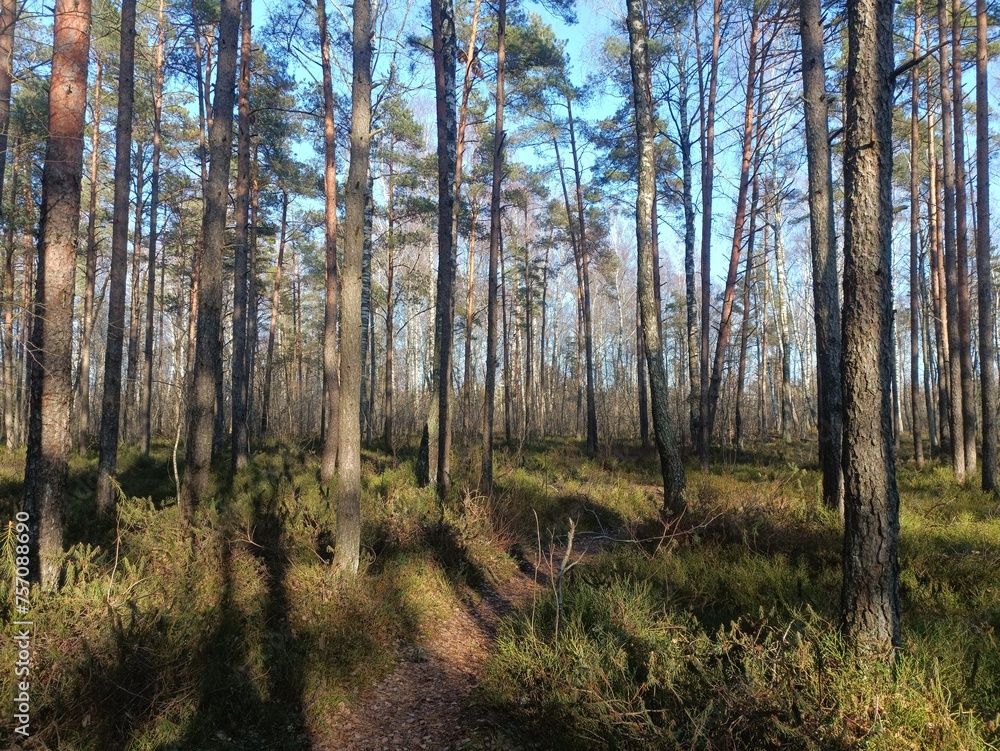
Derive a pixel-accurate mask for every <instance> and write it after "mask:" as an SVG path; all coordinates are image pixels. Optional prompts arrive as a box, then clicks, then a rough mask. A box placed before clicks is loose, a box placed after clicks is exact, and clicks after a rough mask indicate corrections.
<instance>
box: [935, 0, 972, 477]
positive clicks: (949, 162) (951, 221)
mask: <svg viewBox="0 0 1000 751" xmlns="http://www.w3.org/2000/svg"><path fill="white" fill-rule="evenodd" d="M947 2H948V0H938V11H937V13H938V39H939V42H940V51H939V55H940V57H941V144H942V149H943V154H942V157H941V158H942V161H943V162H944V267H945V298H946V305H945V306H944V307H945V308H946V309H947V311H948V369H949V374H948V383H949V389H948V402H949V417H950V420H949V422H950V426H951V430H950V431H949V432H950V433H951V459H952V463H953V464H954V468H955V479H956V480H957V481H958V482H965V466H966V456H965V445H966V442H965V424H964V422H963V421H962V415H963V411H962V409H963V408H962V365H961V357H962V353H961V349H962V344H961V340H960V338H959V337H960V333H959V330H958V329H959V313H958V258H957V256H956V248H955V159H954V152H953V149H952V143H953V140H952V125H953V122H952V111H951V108H952V101H951V94H952V89H951V56H950V50H949V49H948V44H947V31H948V19H947V14H948V11H947Z"/></svg>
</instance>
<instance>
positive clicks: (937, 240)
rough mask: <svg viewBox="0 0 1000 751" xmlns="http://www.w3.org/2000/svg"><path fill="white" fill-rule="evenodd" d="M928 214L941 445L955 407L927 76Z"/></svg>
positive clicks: (935, 160) (929, 89) (949, 438)
mask: <svg viewBox="0 0 1000 751" xmlns="http://www.w3.org/2000/svg"><path fill="white" fill-rule="evenodd" d="M926 88H927V132H928V137H927V165H928V174H927V183H928V198H927V215H928V227H929V234H930V254H929V255H930V272H931V295H932V298H933V299H932V302H933V308H934V313H935V315H934V316H933V318H934V333H935V337H934V341H935V345H936V349H937V361H938V415H939V420H938V424H939V425H940V431H941V443H942V444H943V443H946V442H948V441H950V440H951V420H950V415H951V407H950V401H951V400H950V396H949V395H950V393H951V385H950V383H949V380H948V379H949V378H950V377H951V367H950V365H949V354H948V352H949V348H948V306H947V304H946V302H945V291H944V287H945V283H944V249H943V244H944V232H943V229H942V227H941V224H942V222H941V201H940V193H941V191H940V182H939V181H938V164H937V157H936V156H935V154H934V140H935V135H934V123H933V121H932V120H931V112H932V111H933V110H932V108H931V94H930V91H931V77H930V75H929V74H928V76H927V87H926Z"/></svg>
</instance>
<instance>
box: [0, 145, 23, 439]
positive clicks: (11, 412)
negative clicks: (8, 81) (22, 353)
mask: <svg viewBox="0 0 1000 751" xmlns="http://www.w3.org/2000/svg"><path fill="white" fill-rule="evenodd" d="M13 151H14V164H13V175H12V180H11V183H12V184H11V190H10V214H9V215H8V216H13V213H14V210H15V208H16V207H17V202H16V198H17V189H18V181H19V178H20V173H21V170H20V153H21V145H20V138H17V139H15V141H14V149H13ZM5 235H6V240H7V251H6V253H4V264H3V299H4V300H5V301H6V304H5V305H4V311H3V374H4V382H3V393H4V413H3V427H4V442H5V443H6V445H7V448H8V449H12V448H14V446H15V445H16V444H17V424H18V411H19V405H20V403H21V399H20V390H19V389H18V380H19V379H18V373H19V372H20V368H19V366H18V363H17V362H16V361H15V346H14V249H15V245H14V223H13V222H7V229H6V232H5ZM23 275H24V276H27V275H28V269H27V268H25V270H24V274H23ZM22 328H23V325H22Z"/></svg>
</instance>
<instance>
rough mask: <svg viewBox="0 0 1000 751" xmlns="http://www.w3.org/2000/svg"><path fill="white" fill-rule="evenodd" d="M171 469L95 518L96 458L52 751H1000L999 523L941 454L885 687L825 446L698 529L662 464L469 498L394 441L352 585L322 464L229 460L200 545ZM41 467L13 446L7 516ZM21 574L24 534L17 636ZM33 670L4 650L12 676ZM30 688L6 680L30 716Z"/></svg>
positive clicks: (378, 462)
mask: <svg viewBox="0 0 1000 751" xmlns="http://www.w3.org/2000/svg"><path fill="white" fill-rule="evenodd" d="M171 449H172V446H169V445H167V444H158V445H156V446H155V448H154V451H153V453H152V455H151V456H149V457H143V456H141V455H139V454H138V453H137V452H136V451H135V450H134V449H132V448H125V449H123V451H122V456H121V460H120V462H121V463H120V472H119V481H120V484H121V489H122V492H121V495H120V498H119V503H118V509H117V513H116V515H115V516H114V517H113V518H111V517H105V518H101V517H99V516H97V515H96V514H95V513H94V511H93V492H94V482H95V477H96V456H95V455H94V453H93V452H91V453H88V454H86V455H75V456H74V457H73V460H72V465H71V472H70V488H69V493H68V496H67V504H66V519H65V529H66V539H65V545H66V547H67V553H66V556H65V560H64V567H65V577H64V582H63V586H62V588H61V590H60V591H59V592H58V593H39V595H38V597H37V598H36V602H34V603H33V610H32V612H31V613H30V618H31V619H32V620H33V621H34V623H35V632H34V637H33V643H32V649H33V658H32V659H33V662H32V689H31V690H32V695H31V701H32V737H31V739H30V741H29V742H28V743H27V744H22V745H23V747H25V748H32V749H56V748H66V749H74V750H76V749H80V751H113V750H115V749H123V750H124V751H187V750H188V749H211V751H230V750H232V751H259V750H260V749H269V751H306V750H307V749H316V750H317V751H334V750H337V751H340V750H341V749H343V750H344V751H348V750H354V751H375V750H378V751H381V750H382V749H414V750H416V749H428V750H430V749H435V750H437V749H441V750H443V749H449V750H453V751H458V750H459V749H465V750H466V751H496V750H499V749H504V751H508V750H511V751H512V750H522V751H527V750H528V749H532V750H534V749H544V750H545V751H551V750H557V749H567V750H568V749H572V750H573V751H578V750H580V749H583V750H587V749H593V750H594V751H597V750H598V749H606V748H622V749H624V748H630V749H633V748H634V749H673V748H677V749H681V748H683V749H694V748H702V749H770V748H794V749H816V750H817V751H818V750H820V749H823V751H826V750H827V749H834V750H836V749H844V750H845V751H846V749H855V748H858V749H861V748H863V749H885V751H895V750H896V749H907V748H909V749H926V748H935V749H956V750H958V749H991V748H997V745H998V743H1000V728H998V724H1000V713H998V709H1000V586H997V581H1000V507H998V505H997V502H996V499H993V498H990V497H988V496H984V495H983V494H982V493H981V492H979V491H978V490H977V489H976V486H975V482H976V481H975V479H973V480H972V481H970V482H969V483H967V484H966V485H965V486H958V485H956V484H955V483H954V479H953V477H952V475H951V472H950V470H948V468H947V467H943V466H940V465H938V464H936V463H933V462H930V463H928V464H927V466H925V467H924V468H923V469H922V470H919V471H918V470H917V469H916V468H915V467H914V466H913V465H912V462H909V461H907V458H906V457H905V456H904V457H902V458H901V461H900V470H899V481H900V490H901V498H902V535H901V543H900V560H901V569H902V586H901V591H902V599H903V644H902V648H901V649H900V652H899V659H898V660H897V662H896V665H895V666H894V667H893V668H892V669H882V668H880V667H878V666H877V665H872V664H870V663H867V662H865V661H862V660H858V659H856V658H854V657H853V656H852V655H851V654H849V653H847V652H845V651H844V649H843V646H842V645H841V644H840V641H839V637H838V635H837V634H838V629H837V625H836V624H837V612H838V603H839V584H840V545H841V539H842V529H841V526H840V522H839V520H838V519H837V517H836V514H831V513H830V512H829V511H827V510H826V509H824V508H823V507H822V505H821V504H820V502H819V486H820V483H819V474H818V470H817V468H816V464H815V459H814V457H813V453H814V451H815V443H808V442H801V443H795V444H792V445H783V444H766V445H761V446H758V447H756V448H755V449H754V450H753V451H752V452H747V453H743V454H737V453H734V452H720V453H719V455H717V456H716V457H715V463H714V465H713V468H712V471H711V472H709V473H702V472H700V471H698V470H697V468H695V467H693V466H689V467H688V501H689V510H688V512H687V514H686V515H685V516H684V518H683V519H682V520H681V523H680V524H679V525H678V527H677V528H676V529H672V530H670V532H669V534H668V533H667V530H666V528H665V527H664V525H663V523H662V522H661V521H660V520H659V516H658V511H659V506H660V503H661V499H662V493H661V490H660V488H659V487H658V485H657V483H658V476H659V471H658V463H657V459H656V455H655V453H654V452H652V451H651V450H648V449H642V448H640V447H638V446H636V445H620V446H610V447H607V448H604V449H603V450H602V451H601V452H600V453H599V454H598V455H597V456H588V455H587V454H586V453H585V452H584V451H583V449H582V447H581V446H579V445H578V444H576V443H572V442H566V441H555V440H551V441H543V442H538V443H536V444H530V445H524V446H520V447H512V448H509V449H505V450H501V451H499V452H498V454H497V463H496V475H495V479H496V489H497V491H496V493H495V495H494V497H493V498H492V499H485V498H482V497H479V496H477V495H476V494H475V493H474V492H470V491H468V490H467V488H472V487H475V468H476V467H477V466H478V459H477V457H476V456H475V455H474V452H465V451H464V450H457V451H456V453H455V456H456V466H455V467H454V475H453V476H454V482H453V493H452V495H451V497H449V499H448V500H447V502H446V503H445V504H443V505H441V504H439V503H438V501H437V499H436V498H435V495H434V492H433V490H432V489H430V488H419V487H417V485H416V481H415V469H414V467H415V459H414V456H413V455H412V453H410V452H409V451H408V450H405V449H404V450H401V451H400V452H398V453H397V454H393V455H390V454H386V453H385V452H381V451H374V450H366V451H365V452H364V457H363V460H364V461H363V484H364V492H363V508H362V515H363V519H364V525H363V531H362V565H361V571H360V572H359V575H358V576H357V577H356V579H354V580H350V581H344V580H338V579H336V577H334V576H333V575H332V571H331V567H330V560H331V553H332V545H333V532H334V530H335V528H336V516H335V507H336V503H335V498H336V494H335V488H333V489H330V490H325V489H323V488H321V487H320V485H319V482H318V457H317V456H316V454H315V453H314V452H313V451H312V450H311V449H310V447H308V446H306V447H300V446H291V445H285V444H272V445H269V446H265V447H261V449H260V450H259V451H258V452H257V453H256V454H255V456H254V458H253V460H252V462H251V463H250V466H249V467H248V468H247V469H246V470H245V471H241V472H240V473H239V474H238V475H237V476H235V477H231V476H227V474H226V473H225V471H224V468H223V467H220V468H219V472H218V474H217V475H216V479H215V481H214V482H215V484H214V486H213V487H212V488H211V492H210V496H211V500H209V501H208V502H206V503H205V504H203V506H202V507H201V508H200V509H199V511H198V514H197V518H196V521H195V523H194V524H193V525H192V526H190V527H185V526H184V525H183V524H182V523H181V522H180V517H179V514H178V511H177V506H176V503H175V500H174V494H175V487H174V484H173V480H172V479H171V478H172V471H171V465H172V461H171ZM23 462H24V457H23V453H16V452H14V453H10V452H7V453H4V452H2V451H0V514H2V515H6V516H7V517H8V518H10V517H12V516H13V513H14V511H15V510H16V509H17V508H18V504H19V499H20V493H21V483H22V473H23V466H24V465H23ZM571 531H572V534H573V535H574V542H573V546H572V552H571V554H570V555H569V556H566V550H567V545H568V542H569V537H570V533H571ZM564 560H565V565H564V564H563V561H564ZM12 563H13V546H12V542H11V538H10V533H9V531H8V535H7V537H6V538H5V539H4V540H0V568H3V569H4V571H3V572H0V573H3V574H4V576H2V577H0V589H2V591H0V628H2V630H3V631H4V633H5V634H6V635H9V636H12V635H13V633H14V631H13V629H14V625H13V623H14V621H15V620H17V619H16V618H15V617H14V613H13V611H12V609H11V605H10V592H9V590H8V589H6V587H7V586H8V582H9V578H8V576H7V574H8V573H9V572H8V571H7V570H6V569H7V568H9V567H10V565H11V564H12ZM560 570H562V573H561V574H560V573H559V572H560ZM553 584H557V585H558V586H553ZM14 650H15V644H14V642H13V640H12V638H6V639H4V641H3V643H2V644H0V665H8V664H13V663H14V660H15V658H16V655H15V653H14ZM13 677H14V674H13V671H0V692H2V694H3V695H9V692H12V691H13V690H14V685H13V683H12V680H13ZM4 721H5V722H6V719H5V720H4ZM8 728H9V725H5V726H4V727H0V747H3V746H4V745H5V744H7V743H8V741H10V739H11V736H10V735H9V734H8ZM11 745H12V747H17V746H16V745H15V744H11Z"/></svg>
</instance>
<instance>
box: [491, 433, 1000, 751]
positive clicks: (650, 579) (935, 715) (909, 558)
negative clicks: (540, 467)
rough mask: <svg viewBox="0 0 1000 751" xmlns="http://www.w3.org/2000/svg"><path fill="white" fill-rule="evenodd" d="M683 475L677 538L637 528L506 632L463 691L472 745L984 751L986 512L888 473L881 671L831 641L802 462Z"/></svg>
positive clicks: (993, 652) (831, 558)
mask: <svg viewBox="0 0 1000 751" xmlns="http://www.w3.org/2000/svg"><path fill="white" fill-rule="evenodd" d="M789 453H791V452H789ZM802 467H806V468H805V469H803V468H802ZM654 470H655V467H654ZM688 477H689V503H690V508H689V511H688V512H687V514H686V515H685V517H684V518H683V519H682V521H681V524H680V527H681V530H680V532H678V533H676V534H671V535H666V536H665V534H664V531H663V525H662V523H659V522H657V521H655V520H653V519H651V520H648V521H647V522H646V523H644V524H638V525H634V526H633V527H632V528H631V531H632V539H633V541H632V542H629V543H622V544H618V545H615V546H613V547H605V548H604V549H603V551H602V552H601V553H600V554H598V555H595V556H591V557H589V558H588V559H587V560H585V561H583V562H581V563H580V564H579V565H578V566H577V567H575V568H574V569H572V570H571V571H570V572H569V574H568V575H567V577H566V579H565V581H564V582H563V602H562V607H561V609H560V608H558V607H557V605H556V600H555V597H554V596H553V595H551V594H546V595H544V596H540V597H539V598H537V599H536V601H535V602H533V603H531V604H530V605H529V606H527V607H525V608H523V609H522V610H520V611H519V612H517V613H515V614H513V615H512V616H510V617H508V618H507V619H506V620H505V621H504V623H503V625H502V627H501V630H500V635H499V638H498V640H497V642H496V645H495V648H494V651H493V654H492V656H491V658H490V661H489V663H488V665H487V669H486V674H485V677H484V680H483V681H482V683H481V686H480V690H479V693H478V697H479V701H480V703H481V705H482V707H483V708H484V711H486V712H487V713H488V714H489V716H491V717H492V720H493V721H492V724H491V729H490V730H489V731H488V732H485V733H484V734H483V735H482V736H481V738H480V741H481V742H482V745H483V746H484V747H488V748H508V749H515V748H523V749H529V748H538V749H778V748H782V749H786V748H788V749H817V750H819V749H885V750H886V751H889V750H890V749H930V748H934V749H989V748H994V747H995V746H996V744H997V743H998V741H1000V734H998V728H997V724H998V721H1000V716H998V714H997V713H998V710H1000V657H998V655H1000V649H998V647H1000V645H998V643H997V641H998V629H1000V585H998V582H1000V515H998V505H997V501H996V500H995V499H993V498H990V497H988V496H985V495H984V494H982V493H981V492H979V491H978V490H976V489H974V488H975V486H974V485H973V484H972V482H970V484H969V485H967V486H965V487H957V486H955V485H954V479H953V477H952V476H951V473H950V471H949V470H947V469H944V468H940V467H928V468H926V469H925V470H923V471H921V472H919V473H918V472H916V471H915V470H914V469H912V468H910V467H904V468H902V469H901V470H900V473H899V482H900V490H901V500H902V534H901V542H900V559H901V569H902V600H903V646H902V649H901V650H900V654H899V659H898V661H897V662H896V664H895V666H894V667H891V668H889V667H881V666H879V665H878V663H877V662H873V661H871V660H868V659H860V658H857V657H855V656H853V655H852V654H851V653H849V652H847V651H845V649H844V647H843V644H842V642H841V640H840V638H839V627H838V607H839V598H840V548H841V544H842V531H841V527H840V522H839V520H838V519H837V517H836V515H835V514H831V513H829V512H828V511H826V510H825V509H823V508H822V507H821V505H820V503H819V492H820V491H819V486H818V477H819V476H818V474H817V472H816V471H815V468H814V467H810V465H809V462H808V460H802V461H799V460H797V457H795V456H789V455H778V452H772V453H770V454H768V453H767V451H766V448H765V452H764V456H763V457H762V456H760V455H758V456H750V457H747V458H746V459H745V460H744V461H741V462H732V463H730V464H728V465H725V466H723V467H722V468H721V469H719V470H717V471H716V472H715V473H713V474H709V475H703V474H701V473H699V472H695V471H691V470H690V469H689V476H688ZM652 478H655V474H653V475H650V476H648V478H647V480H646V482H653V481H655V480H654V479H652ZM564 526H565V525H564Z"/></svg>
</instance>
